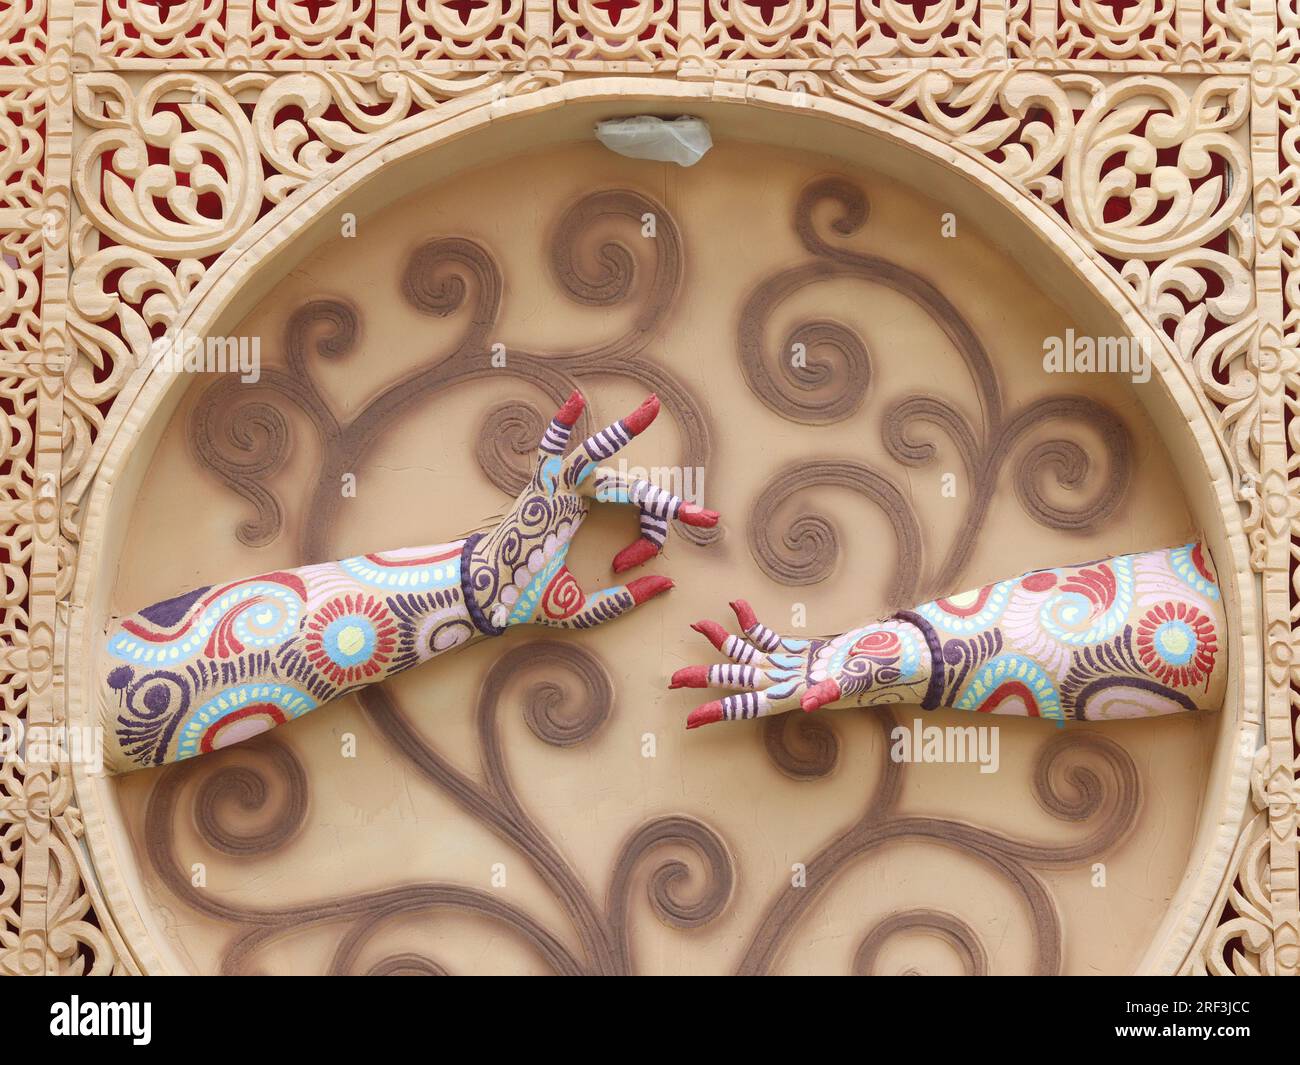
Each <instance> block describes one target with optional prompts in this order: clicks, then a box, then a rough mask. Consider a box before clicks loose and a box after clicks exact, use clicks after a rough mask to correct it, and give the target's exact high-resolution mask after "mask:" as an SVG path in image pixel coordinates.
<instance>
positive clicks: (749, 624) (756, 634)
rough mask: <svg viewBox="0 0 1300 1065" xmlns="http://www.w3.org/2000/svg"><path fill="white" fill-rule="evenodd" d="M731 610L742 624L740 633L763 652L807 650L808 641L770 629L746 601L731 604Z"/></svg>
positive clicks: (738, 600) (741, 600) (740, 600)
mask: <svg viewBox="0 0 1300 1065" xmlns="http://www.w3.org/2000/svg"><path fill="white" fill-rule="evenodd" d="M731 609H732V610H734V611H735V612H736V621H737V622H738V623H739V624H740V631H741V632H743V633H744V634H745V636H746V637H747V638H748V640H749V642H750V643H752V644H753V645H754V646H755V647H757V648H759V649H760V650H761V651H764V652H766V653H767V654H772V653H773V652H775V651H794V652H798V651H803V650H806V649H807V647H808V641H807V640H798V639H794V638H793V637H790V636H782V635H780V634H779V633H777V632H774V631H773V630H771V629H769V628H768V627H767V626H766V625H764V624H763V623H762V622H761V621H759V620H758V618H757V616H756V615H755V614H754V608H753V607H752V606H750V605H749V604H748V603H747V602H745V600H743V599H737V600H736V601H735V602H733V603H732V604H731Z"/></svg>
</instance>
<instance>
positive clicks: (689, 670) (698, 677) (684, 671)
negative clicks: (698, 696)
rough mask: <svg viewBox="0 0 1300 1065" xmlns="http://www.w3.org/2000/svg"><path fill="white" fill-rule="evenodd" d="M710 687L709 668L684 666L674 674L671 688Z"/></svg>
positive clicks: (669, 685) (670, 684)
mask: <svg viewBox="0 0 1300 1065" xmlns="http://www.w3.org/2000/svg"><path fill="white" fill-rule="evenodd" d="M708 686H709V667H708V666H684V667H683V668H681V669H679V670H678V671H677V672H676V673H674V674H673V679H672V680H671V681H669V683H668V687H669V688H707V687H708Z"/></svg>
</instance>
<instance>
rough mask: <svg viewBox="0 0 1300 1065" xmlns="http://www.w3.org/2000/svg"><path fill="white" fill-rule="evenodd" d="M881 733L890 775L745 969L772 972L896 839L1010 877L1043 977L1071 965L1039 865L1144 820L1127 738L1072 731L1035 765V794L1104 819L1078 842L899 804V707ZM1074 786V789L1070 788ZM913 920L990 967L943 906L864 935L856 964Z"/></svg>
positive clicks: (1107, 844) (764, 934)
mask: <svg viewBox="0 0 1300 1065" xmlns="http://www.w3.org/2000/svg"><path fill="white" fill-rule="evenodd" d="M875 714H876V717H875V720H876V721H877V727H878V729H879V732H880V743H881V750H882V763H883V764H882V772H881V777H880V781H879V783H878V784H877V786H876V789H875V794H874V795H873V796H872V797H871V799H870V800H869V801H868V803H867V805H866V807H865V808H864V810H863V813H862V815H861V817H860V818H859V820H858V821H857V823H856V824H854V825H853V826H851V827H850V828H849V829H848V830H847V831H845V832H844V833H843V834H841V835H840V836H839V837H838V838H836V839H835V840H833V841H832V842H831V843H830V844H828V845H827V846H826V847H825V848H824V849H823V850H822V851H820V852H819V853H818V854H816V855H815V856H814V857H813V859H812V860H811V861H809V862H807V863H806V886H805V887H803V888H800V889H797V890H787V891H784V892H782V893H781V894H780V895H778V896H777V898H776V899H775V901H774V902H773V903H772V905H771V906H770V907H769V909H768V911H767V913H766V914H765V915H764V917H763V919H762V920H761V921H760V922H759V926H758V928H757V930H756V932H755V934H754V935H753V937H752V938H751V940H750V944H749V948H748V950H747V951H746V953H745V956H744V958H742V960H741V963H740V966H739V968H738V970H737V971H738V972H739V973H742V974H748V975H756V974H761V973H766V972H770V971H771V970H772V967H773V965H774V963H775V962H776V960H777V958H778V956H779V954H780V953H781V950H782V949H783V947H784V946H785V944H786V943H787V942H788V940H789V938H790V937H791V936H792V935H793V934H794V930H795V928H796V926H797V925H798V923H799V921H800V920H802V918H803V916H804V915H805V914H806V913H807V912H808V910H809V909H810V908H811V907H812V906H813V905H814V904H815V903H816V901H817V900H818V898H820V897H821V895H822V894H823V893H824V892H825V891H826V890H827V889H828V888H829V887H830V885H831V884H832V883H833V882H834V880H835V879H836V877H838V876H839V875H840V874H841V873H843V872H844V871H845V870H846V869H847V868H849V867H850V866H851V865H852V864H853V863H854V862H856V861H858V860H860V859H862V858H864V857H866V856H867V855H870V854H873V853H875V852H876V851H879V850H882V849H884V848H885V847H887V846H888V845H890V844H891V843H899V842H909V843H917V842H928V843H932V844H934V845H936V846H941V847H945V848H947V849H949V850H953V851H955V852H957V853H959V854H962V855H964V856H966V857H968V858H971V859H974V860H976V861H978V862H980V863H981V864H983V865H984V866H986V867H987V868H989V869H990V870H992V871H993V872H994V873H996V874H997V875H999V876H1000V877H1002V878H1004V879H1005V880H1006V881H1007V882H1008V883H1009V884H1010V885H1011V886H1012V887H1013V888H1014V889H1015V890H1016V892H1017V893H1018V894H1019V896H1020V898H1021V900H1022V902H1023V904H1024V906H1025V908H1026V910H1027V912H1028V916H1029V922H1030V927H1031V929H1032V932H1033V943H1034V960H1033V964H1032V972H1033V973H1034V974H1035V975H1044V976H1046V975H1054V974H1056V973H1059V972H1060V970H1061V961H1062V950H1061V922H1060V916H1059V915H1058V913H1057V911H1056V907H1055V904H1054V903H1053V901H1052V897H1051V895H1050V893H1049V892H1048V890H1047V886H1046V885H1045V884H1044V883H1043V881H1042V879H1041V878H1040V877H1039V876H1038V875H1037V874H1036V873H1035V872H1034V870H1033V868H1031V867H1032V866H1045V867H1048V868H1061V867H1069V866H1074V865H1080V864H1084V863H1087V862H1091V861H1095V860H1096V859H1097V858H1099V857H1100V856H1102V855H1103V854H1106V853H1107V852H1109V851H1110V850H1111V849H1112V848H1114V847H1116V846H1117V845H1118V844H1119V843H1121V842H1122V841H1123V840H1124V838H1125V837H1126V836H1127V835H1128V833H1129V832H1130V831H1131V830H1132V828H1133V826H1134V825H1135V824H1136V822H1137V817H1138V812H1139V810H1140V808H1141V785H1140V780H1139V777H1138V772H1137V767H1136V766H1135V765H1134V763H1133V759H1132V757H1131V756H1130V755H1129V753H1128V752H1127V751H1125V750H1124V748H1122V747H1121V746H1119V744H1117V743H1115V742H1114V741H1113V740H1109V739H1107V738H1105V737H1104V736H1099V735H1097V734H1095V733H1079V732H1069V733H1063V734H1060V735H1058V736H1056V737H1054V738H1053V739H1051V740H1049V741H1047V742H1046V743H1045V744H1044V745H1043V749H1042V750H1041V751H1040V752H1039V754H1038V758H1037V762H1036V765H1035V770H1034V792H1035V797H1036V798H1037V799H1038V801H1039V803H1040V804H1041V805H1042V806H1043V808H1044V809H1045V810H1047V811H1048V812H1049V813H1051V814H1052V815H1053V816H1055V817H1059V818H1061V819H1062V820H1064V821H1067V822H1069V823H1081V822H1083V821H1094V822H1096V824H1095V827H1094V828H1093V831H1092V832H1091V833H1090V834H1089V835H1087V836H1085V837H1084V838H1083V839H1081V840H1079V841H1077V842H1072V843H1035V842H1032V841H1027V840H1019V839H1015V838H1013V837H1009V836H1005V835H1002V834H1001V833H997V832H993V831H990V830H988V829H983V828H979V827H977V826H975V825H971V824H967V823H966V822H963V821H956V820H951V819H948V818H941V817H915V816H907V815H904V814H901V813H899V812H898V810H897V802H898V797H899V786H900V783H901V779H902V767H901V766H900V765H899V764H897V763H895V762H893V761H892V759H890V757H889V754H888V751H889V735H890V730H891V728H892V727H893V726H894V724H895V718H894V716H893V714H892V712H889V711H885V710H878V711H876V712H875ZM1062 782H1063V783H1064V784H1066V785H1068V787H1069V789H1071V790H1070V791H1069V792H1066V791H1063V790H1062V789H1061V786H1060V785H1061V783H1062ZM912 927H918V928H925V929H929V930H932V931H935V932H937V933H939V934H941V935H943V936H944V938H946V939H948V941H949V942H950V944H951V945H952V946H953V947H954V949H956V950H957V951H958V953H959V955H961V956H962V957H963V958H964V959H965V965H966V970H967V972H970V973H979V972H985V971H987V962H986V960H985V958H986V951H985V949H984V947H983V946H982V944H981V943H980V941H979V939H978V937H977V936H976V935H975V934H974V932H973V930H971V929H970V928H969V927H968V926H967V925H966V924H965V923H964V922H962V921H961V919H960V918H959V917H957V916H955V915H953V914H944V913H940V912H938V911H924V912H923V913H922V912H918V911H908V912H906V913H901V914H897V915H895V916H893V917H891V918H889V919H887V920H886V922H884V923H883V924H882V925H880V926H877V927H876V928H875V929H874V930H873V931H872V932H871V933H869V934H868V935H867V937H866V938H865V939H864V940H863V943H862V946H861V947H860V948H859V951H858V955H857V958H856V960H855V971H860V972H865V971H869V970H870V968H871V966H872V965H873V964H874V960H875V958H876V956H877V954H878V953H879V948H880V946H881V945H882V944H883V943H884V941H885V940H886V939H887V938H889V937H890V936H892V935H894V934H895V933H897V932H899V931H903V930H906V929H909V928H912Z"/></svg>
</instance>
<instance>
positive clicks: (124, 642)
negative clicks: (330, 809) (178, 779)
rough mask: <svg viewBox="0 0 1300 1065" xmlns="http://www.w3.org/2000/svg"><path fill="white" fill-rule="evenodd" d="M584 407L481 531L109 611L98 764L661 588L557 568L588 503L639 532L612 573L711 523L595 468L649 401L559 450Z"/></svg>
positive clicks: (281, 711) (202, 740) (563, 412)
mask: <svg viewBox="0 0 1300 1065" xmlns="http://www.w3.org/2000/svg"><path fill="white" fill-rule="evenodd" d="M583 405H584V401H583V398H582V396H581V394H580V393H578V392H574V393H573V395H571V396H570V397H569V399H568V400H567V401H566V402H565V404H564V406H562V407H561V408H560V410H559V412H558V413H557V414H556V415H555V417H554V418H553V419H552V420H551V423H550V426H549V427H548V428H547V430H546V433H545V435H544V436H543V438H542V441H541V444H540V445H539V447H538V449H537V460H536V465H535V468H534V471H533V476H532V479H531V480H530V481H529V483H528V485H527V486H526V487H525V488H524V490H523V492H522V494H521V495H520V496H519V498H518V499H517V500H516V501H515V504H514V506H513V507H512V508H511V510H510V512H509V513H508V514H507V515H506V517H505V519H504V520H503V521H502V522H501V523H500V524H499V525H498V526H497V527H496V528H495V529H494V530H492V531H491V532H488V533H476V534H474V535H472V536H470V537H468V538H466V539H464V540H456V541H452V542H451V543H445V544H437V545H435V546H432V547H416V548H409V549H405V550H399V551H385V552H380V553H377V554H369V555H360V556H358V557H356V558H346V559H343V560H342V561H339V562H326V563H322V564H320V565H314V566H304V567H302V568H299V569H292V570H281V571H278V572H275V573H264V574H261V575H260V576H256V577H248V578H245V579H243V580H237V581H231V582H229V583H227V584H221V585H214V586H211V587H207V588H197V589H195V590H194V591H191V592H187V593H185V594H184V595H179V596H177V597H175V598H174V599H168V600H166V601H165V602H162V603H156V604H155V605H153V606H151V607H147V608H146V609H144V610H141V611H140V612H139V613H138V614H134V615H132V616H131V617H128V618H123V619H122V620H121V621H120V622H119V623H118V624H117V625H116V626H115V627H114V628H113V629H112V630H111V631H110V632H109V633H108V638H107V639H108V642H107V655H106V656H105V658H106V664H105V667H104V674H103V678H102V681H101V683H100V684H99V691H100V698H101V708H100V716H101V721H102V724H103V726H104V732H105V737H106V742H105V764H106V766H107V767H108V768H109V769H110V770H111V771H113V772H123V771H125V770H129V769H138V768H141V767H144V766H153V765H160V764H162V763H164V762H173V761H176V760H178V759H182V758H189V757H192V756H193V755H196V754H202V753H204V752H206V751H210V750H213V749H215V748H218V747H225V746H228V745H229V744H231V743H236V742H238V741H239V740H243V739H247V738H248V737H250V736H253V735H256V734H257V733H260V732H264V731H266V730H267V729H269V728H272V727H273V726H275V725H279V724H282V723H284V722H285V721H288V720H291V719H293V718H296V717H301V716H302V715H303V714H305V713H307V712H308V711H309V710H313V709H315V708H316V707H318V706H320V705H321V704H322V703H325V702H328V701H330V700H332V699H337V698H338V697H339V696H341V695H345V694H346V693H348V692H350V691H353V690H355V689H356V688H358V687H360V686H361V685H363V684H373V683H375V682H376V681H381V680H384V679H385V678H387V677H391V676H392V675H393V674H395V673H400V672H401V671H402V670H405V669H409V668H410V667H411V666H414V665H417V664H419V663H421V662H425V661H427V660H428V659H430V658H432V657H434V656H435V655H438V654H441V653H442V652H444V651H448V650H451V649H452V648H454V647H461V646H464V645H465V644H467V643H470V642H472V641H475V640H478V639H482V638H484V637H487V636H497V635H500V634H501V633H502V632H504V631H505V630H506V629H507V628H509V627H511V626H513V625H524V624H529V623H534V624H539V625H554V626H560V627H564V628H575V629H584V628H588V627H590V626H592V625H599V624H600V623H602V622H605V621H611V620H612V619H614V618H616V617H618V616H619V615H620V614H624V613H626V612H627V611H629V610H631V609H632V608H633V607H634V606H637V605H638V604H640V603H644V602H645V601H646V600H647V599H650V598H652V597H654V596H656V595H659V594H660V593H661V592H665V591H667V590H668V589H669V588H671V587H672V581H671V580H669V579H668V578H667V577H658V576H655V577H638V578H636V579H635V580H633V581H630V582H629V583H628V584H626V585H620V586H618V587H615V588H606V589H603V590H601V591H598V592H593V593H591V594H588V593H586V592H584V591H583V590H582V588H581V587H579V585H578V582H577V580H575V578H574V577H573V574H571V573H570V572H569V569H568V567H567V566H566V565H565V556H566V555H567V554H568V550H569V544H570V542H571V540H572V539H573V536H574V534H575V533H577V531H578V528H579V526H581V525H582V522H583V520H584V519H585V518H586V516H587V512H588V510H589V509H590V506H591V503H592V501H593V499H598V500H609V501H613V502H621V503H631V504H633V505H635V506H637V507H638V508H639V509H640V512H641V536H640V538H639V539H637V540H636V541H635V542H634V543H633V544H631V545H630V546H629V547H627V548H624V549H623V550H622V551H620V552H619V553H618V555H617V556H616V557H615V559H614V569H615V571H616V572H622V571H624V570H626V569H630V568H631V567H633V566H636V565H640V564H641V563H643V562H645V561H647V560H648V559H650V558H651V557H653V556H654V555H655V554H656V553H658V551H659V549H660V548H661V547H662V546H663V543H664V539H665V537H666V536H667V533H668V522H669V521H671V520H672V519H674V518H675V519H676V520H678V521H681V522H683V523H685V524H688V525H696V526H705V527H707V526H712V525H714V524H716V523H717V520H718V515H717V514H716V513H715V512H713V511H711V510H704V509H702V508H701V507H699V506H696V505H694V504H691V503H685V502H683V501H682V500H680V499H678V498H677V497H676V496H673V495H670V494H668V493H667V492H664V491H662V490H660V489H659V488H656V487H655V486H654V485H652V484H649V483H648V482H645V481H625V480H623V479H621V478H620V476H619V474H617V473H616V472H615V471H613V470H612V469H609V468H606V467H601V466H600V465H599V464H600V463H601V462H603V461H605V460H606V459H608V458H609V457H610V456H612V455H614V454H615V453H616V452H617V451H618V450H619V449H620V448H622V447H623V446H624V445H625V444H627V443H628V441H629V440H631V439H632V437H634V436H636V435H637V434H638V433H640V432H642V431H643V430H644V429H645V428H646V427H647V426H648V425H649V424H650V423H651V422H652V421H653V420H654V418H655V415H656V414H658V413H659V400H658V399H657V398H655V397H654V396H651V397H650V398H649V399H647V400H646V401H645V402H644V403H643V404H642V405H641V406H640V407H638V408H637V409H636V410H635V411H633V412H632V413H631V414H630V415H628V416H627V417H626V418H623V419H622V420H620V421H617V422H614V423H613V424H612V425H609V426H607V427H606V428H604V429H602V430H601V431H600V432H598V433H596V434H595V435H594V436H591V437H588V438H587V439H586V440H584V441H583V442H582V443H581V444H579V445H578V446H577V447H576V448H575V449H574V450H573V451H572V452H570V453H569V454H568V455H567V456H566V455H565V450H566V448H567V446H568V442H569V435H570V432H571V431H572V428H573V426H574V424H575V423H576V422H577V420H578V416H579V415H580V414H581V413H582V409H583Z"/></svg>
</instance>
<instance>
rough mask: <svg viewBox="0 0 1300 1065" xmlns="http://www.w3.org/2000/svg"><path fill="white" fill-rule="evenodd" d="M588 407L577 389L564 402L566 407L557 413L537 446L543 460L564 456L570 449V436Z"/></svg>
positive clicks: (562, 407)
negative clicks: (584, 409)
mask: <svg viewBox="0 0 1300 1065" xmlns="http://www.w3.org/2000/svg"><path fill="white" fill-rule="evenodd" d="M586 405H587V401H586V400H585V399H584V398H583V396H582V393H581V392H579V391H578V390H577V389H576V388H575V389H574V390H573V391H572V392H571V393H570V394H569V398H568V399H566V400H565V401H564V405H563V406H561V407H560V409H559V410H557V411H556V412H555V417H554V418H552V419H551V423H550V425H548V426H547V427H546V432H544V433H543V434H542V440H541V443H539V444H538V445H537V452H538V454H539V455H540V456H541V457H542V458H543V459H546V458H552V457H554V456H557V455H563V454H564V452H565V451H566V450H567V449H568V446H569V436H570V435H571V434H572V433H573V427H574V426H575V425H576V424H577V423H578V419H579V418H580V417H582V411H583V408H584V407H586Z"/></svg>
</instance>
